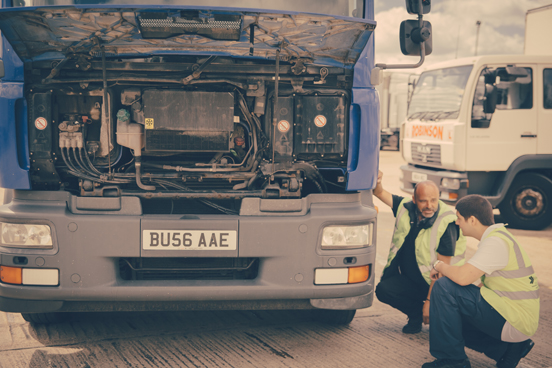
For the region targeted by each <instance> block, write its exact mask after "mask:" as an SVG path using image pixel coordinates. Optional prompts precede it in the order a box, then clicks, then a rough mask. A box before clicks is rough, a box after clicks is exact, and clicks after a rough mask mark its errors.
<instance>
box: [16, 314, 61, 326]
mask: <svg viewBox="0 0 552 368" xmlns="http://www.w3.org/2000/svg"><path fill="white" fill-rule="evenodd" d="M21 316H22V317H23V319H24V320H25V321H27V322H30V323H35V324H40V325H46V324H50V323H62V322H67V321H69V320H70V315H69V314H68V313H63V312H52V313H21Z"/></svg>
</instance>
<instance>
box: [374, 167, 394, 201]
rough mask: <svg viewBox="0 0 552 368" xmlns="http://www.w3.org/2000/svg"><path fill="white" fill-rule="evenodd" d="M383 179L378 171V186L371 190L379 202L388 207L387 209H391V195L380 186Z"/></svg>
mask: <svg viewBox="0 0 552 368" xmlns="http://www.w3.org/2000/svg"><path fill="white" fill-rule="evenodd" d="M382 178H383V173H382V172H381V171H380V172H379V173H378V184H377V185H376V187H375V188H374V190H373V193H374V195H375V196H376V197H378V198H379V200H380V201H382V202H383V203H385V204H386V205H388V206H389V207H391V208H393V195H392V194H391V193H389V192H388V191H386V190H385V189H383V186H382V184H381V180H382Z"/></svg>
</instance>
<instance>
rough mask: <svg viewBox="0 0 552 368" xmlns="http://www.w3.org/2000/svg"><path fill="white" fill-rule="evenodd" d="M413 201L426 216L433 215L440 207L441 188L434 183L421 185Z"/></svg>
mask: <svg viewBox="0 0 552 368" xmlns="http://www.w3.org/2000/svg"><path fill="white" fill-rule="evenodd" d="M412 201H413V202H414V203H415V204H416V206H417V207H418V211H420V213H421V214H422V216H424V217H425V218H430V217H432V216H433V215H434V214H435V212H437V209H438V208H439V190H438V189H437V188H436V187H435V186H433V185H421V186H419V187H418V190H416V193H415V195H414V197H413V198H412Z"/></svg>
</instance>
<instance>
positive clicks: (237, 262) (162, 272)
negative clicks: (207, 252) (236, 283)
mask: <svg viewBox="0 0 552 368" xmlns="http://www.w3.org/2000/svg"><path fill="white" fill-rule="evenodd" d="M258 272H259V259H258V258H120V259H119V273H120V275H121V278H122V279H123V280H253V279H255V278H256V277H257V274H258Z"/></svg>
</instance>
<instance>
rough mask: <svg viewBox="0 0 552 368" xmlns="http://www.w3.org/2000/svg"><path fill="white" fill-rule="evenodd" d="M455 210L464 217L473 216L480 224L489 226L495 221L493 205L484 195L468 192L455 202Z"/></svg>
mask: <svg viewBox="0 0 552 368" xmlns="http://www.w3.org/2000/svg"><path fill="white" fill-rule="evenodd" d="M456 210H457V211H458V212H459V213H460V215H462V217H463V218H465V219H468V218H470V217H471V216H473V217H475V218H476V219H478V220H479V222H481V225H484V226H491V225H494V223H495V222H494V215H493V206H492V205H491V203H490V202H489V201H488V200H487V199H486V198H485V197H482V196H480V195H478V194H470V195H468V196H465V197H464V198H462V199H460V200H459V201H458V202H457V203H456Z"/></svg>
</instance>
